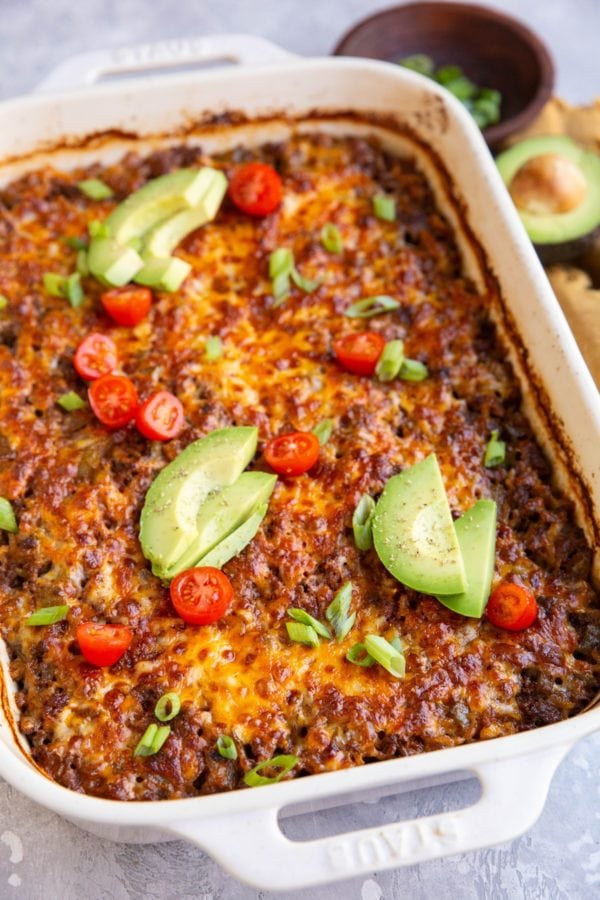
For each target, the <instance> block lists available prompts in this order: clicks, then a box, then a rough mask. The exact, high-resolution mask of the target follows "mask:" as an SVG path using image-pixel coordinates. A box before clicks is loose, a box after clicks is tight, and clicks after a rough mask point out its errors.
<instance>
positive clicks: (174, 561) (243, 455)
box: [140, 426, 277, 581]
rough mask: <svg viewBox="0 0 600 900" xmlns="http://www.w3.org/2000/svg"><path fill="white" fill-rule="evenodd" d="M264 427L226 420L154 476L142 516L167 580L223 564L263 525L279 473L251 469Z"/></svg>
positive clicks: (143, 533) (154, 559) (148, 548)
mask: <svg viewBox="0 0 600 900" xmlns="http://www.w3.org/2000/svg"><path fill="white" fill-rule="evenodd" d="M257 441H258V429H257V428H254V427H251V426H238V427H232V428H221V429H219V430H217V431H212V432H211V433H210V434H208V435H207V436H206V437H203V438H200V440H197V441H194V442H193V443H192V444H189V445H188V446H187V447H186V448H185V450H183V451H182V452H181V453H180V454H179V455H178V456H177V457H175V459H174V460H172V461H171V462H170V463H169V464H168V465H167V466H165V468H164V469H162V470H161V471H160V472H159V474H158V475H157V476H156V478H155V479H154V481H153V482H152V484H151V485H150V488H149V489H148V492H147V494H146V499H145V502H144V507H143V509H142V515H141V519H140V543H141V546H142V552H143V553H144V556H145V557H146V559H148V560H149V561H150V562H151V563H152V571H153V572H154V574H155V575H157V576H158V577H159V578H162V579H164V580H165V581H169V580H171V579H172V578H174V577H175V576H176V575H178V574H179V573H180V572H183V571H184V570H186V569H190V568H192V567H194V566H197V565H202V566H214V567H215V568H218V569H220V568H221V567H222V566H224V565H225V563H226V562H228V561H229V560H230V559H232V558H233V557H234V556H237V554H238V553H240V552H241V551H242V550H243V549H244V547H246V545H247V544H249V543H250V541H251V540H252V538H253V537H254V536H255V534H256V532H257V531H258V529H259V527H260V524H261V522H262V520H263V519H264V517H265V514H266V512H267V508H268V503H269V498H270V496H271V494H272V492H273V488H274V487H275V483H276V481H277V476H276V475H271V474H269V473H268V472H245V471H244V469H245V468H246V466H247V465H248V464H249V462H250V461H251V459H252V457H253V456H254V454H255V452H256V445H257Z"/></svg>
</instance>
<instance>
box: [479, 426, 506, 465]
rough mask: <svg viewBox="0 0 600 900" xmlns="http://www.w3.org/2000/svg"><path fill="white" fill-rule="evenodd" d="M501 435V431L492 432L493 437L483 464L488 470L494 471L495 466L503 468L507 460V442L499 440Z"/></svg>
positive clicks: (486, 450)
mask: <svg viewBox="0 0 600 900" xmlns="http://www.w3.org/2000/svg"><path fill="white" fill-rule="evenodd" d="M499 434H500V432H499V431H492V436H491V438H490V439H489V441H488V443H487V447H486V448H485V456H484V457H483V464H484V466H485V467H486V469H492V468H494V466H501V465H502V464H503V463H504V462H505V460H506V441H500V440H498V436H499Z"/></svg>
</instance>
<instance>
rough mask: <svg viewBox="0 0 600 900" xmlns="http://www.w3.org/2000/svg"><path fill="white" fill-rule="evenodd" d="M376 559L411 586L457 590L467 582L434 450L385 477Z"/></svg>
mask: <svg viewBox="0 0 600 900" xmlns="http://www.w3.org/2000/svg"><path fill="white" fill-rule="evenodd" d="M373 542H374V545H375V550H376V551H377V555H378V556H379V559H380V560H381V562H382V563H383V565H384V566H385V567H386V569H387V570H388V571H389V572H391V574H392V575H393V576H394V577H395V578H397V579H398V581H400V582H401V583H402V584H405V585H406V586H407V587H410V588H412V589H413V590H415V591H421V592H422V593H424V594H430V595H432V596H435V595H436V594H459V593H461V592H462V591H464V590H465V588H466V580H465V572H464V565H463V560H462V555H461V552H460V548H459V545H458V540H457V537H456V532H455V530H454V526H453V523H452V515H451V513H450V507H449V505H448V498H447V497H446V491H445V489H444V483H443V481H442V474H441V472H440V468H439V465H438V461H437V458H436V456H435V454H433V453H432V454H431V455H430V456H428V457H427V458H426V459H424V460H423V461H422V462H420V463H417V464H416V465H414V466H411V467H410V468H408V469H405V470H404V471H403V472H401V473H400V474H399V475H394V476H393V477H392V478H390V479H389V481H388V482H387V484H386V486H385V488H384V489H383V493H382V495H381V497H380V498H379V500H378V501H377V506H376V507H375V512H374V515H373Z"/></svg>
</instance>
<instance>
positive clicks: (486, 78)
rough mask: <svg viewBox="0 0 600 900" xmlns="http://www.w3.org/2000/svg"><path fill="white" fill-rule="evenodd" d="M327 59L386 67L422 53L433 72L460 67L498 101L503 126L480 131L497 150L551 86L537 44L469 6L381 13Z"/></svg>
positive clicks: (545, 57)
mask: <svg viewBox="0 0 600 900" xmlns="http://www.w3.org/2000/svg"><path fill="white" fill-rule="evenodd" d="M333 52H334V54H336V55H338V56H363V57H369V58H371V59H382V60H385V61H388V62H397V61H398V60H399V59H402V58H404V57H405V56H410V55H411V54H413V53H425V54H426V55H427V56H431V57H432V59H433V60H434V62H435V64H436V66H444V65H449V64H455V65H457V66H460V67H461V68H462V69H463V70H464V72H465V75H467V77H469V78H470V79H471V80H472V81H474V82H475V84H477V85H478V86H479V87H489V88H495V89H496V90H498V91H500V92H501V94H502V119H501V121H500V122H499V123H498V124H497V125H492V126H491V127H490V128H487V129H486V130H485V131H484V132H483V136H484V137H485V139H486V141H487V143H488V144H489V145H490V147H494V148H496V149H498V148H500V147H501V146H502V144H503V143H504V141H505V140H506V139H507V138H508V137H509V136H510V135H511V134H513V133H514V132H517V131H521V130H522V129H524V128H526V127H527V125H529V124H530V123H531V122H532V121H533V119H535V117H536V116H537V115H538V113H539V112H540V111H541V109H542V107H543V106H544V104H545V103H546V101H547V100H549V98H550V97H551V95H552V89H553V86H554V64H553V61H552V57H551V56H550V53H549V51H548V49H547V48H546V46H545V45H544V44H543V43H542V41H541V40H540V38H538V37H537V36H536V35H535V34H534V33H533V32H532V31H531V30H530V29H529V28H527V26H525V25H523V24H522V23H521V22H519V21H518V20H517V19H513V18H512V17H511V16H507V15H505V14H504V13H501V12H497V11H496V10H493V9H488V8H486V7H483V6H472V5H470V4H467V3H406V4H403V5H402V6H394V7H391V8H390V9H385V10H382V12H380V13H375V14H374V15H372V16H369V17H368V18H366V19H363V20H362V21H361V22H359V23H358V24H357V25H355V26H354V27H353V28H352V29H350V31H348V32H347V33H346V34H345V35H344V36H343V38H342V39H341V40H340V42H339V43H338V45H337V46H336V48H335V50H334V51H333Z"/></svg>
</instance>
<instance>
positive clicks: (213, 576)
mask: <svg viewBox="0 0 600 900" xmlns="http://www.w3.org/2000/svg"><path fill="white" fill-rule="evenodd" d="M170 593H171V600H172V602H173V606H174V607H175V609H176V611H177V613H178V615H180V616H181V618H182V619H183V620H184V622H189V624H190V625H209V624H210V623H211V622H216V621H217V619H220V618H221V616H222V615H223V614H224V613H225V612H226V611H227V607H228V606H229V604H230V603H231V600H232V597H233V586H232V584H231V582H230V580H229V578H228V577H227V575H224V574H223V572H221V571H220V569H214V568H213V567H212V566H197V567H196V568H195V569H186V571H185V572H181V573H180V574H179V575H177V576H176V578H174V579H173V581H172V582H171V587H170Z"/></svg>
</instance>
